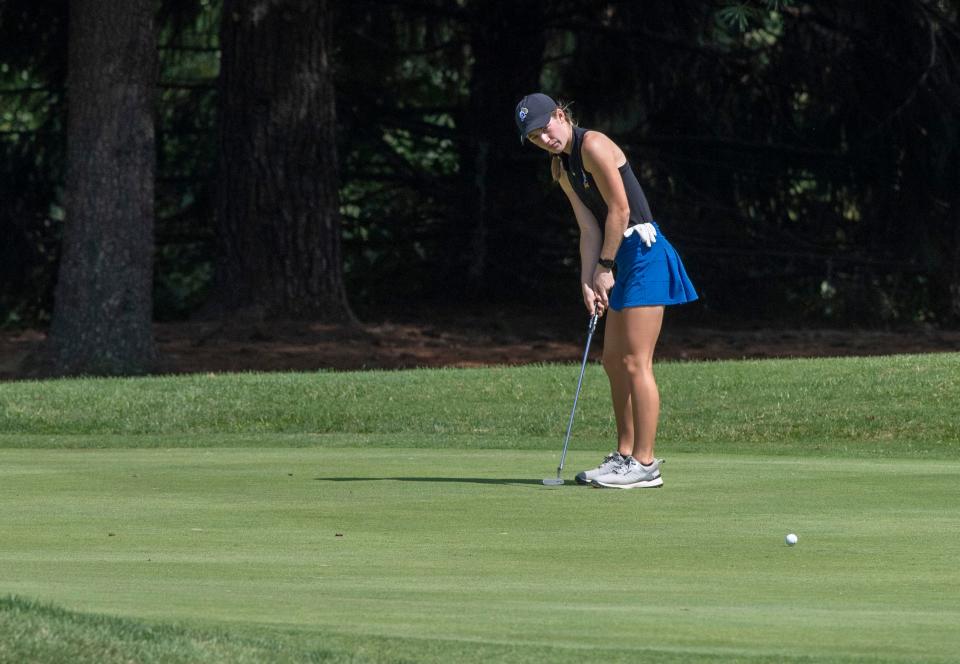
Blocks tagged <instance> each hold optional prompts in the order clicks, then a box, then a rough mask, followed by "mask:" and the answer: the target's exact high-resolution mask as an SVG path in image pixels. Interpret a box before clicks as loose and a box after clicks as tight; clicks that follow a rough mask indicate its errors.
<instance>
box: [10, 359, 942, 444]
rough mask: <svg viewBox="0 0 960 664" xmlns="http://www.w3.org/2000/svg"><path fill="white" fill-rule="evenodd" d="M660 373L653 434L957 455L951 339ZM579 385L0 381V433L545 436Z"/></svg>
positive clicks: (329, 438)
mask: <svg viewBox="0 0 960 664" xmlns="http://www.w3.org/2000/svg"><path fill="white" fill-rule="evenodd" d="M657 376H658V380H659V383H660V389H661V396H662V401H663V412H662V424H661V430H660V434H659V444H660V445H661V446H662V447H663V448H664V449H671V450H684V451H710V452H715V451H722V452H724V453H762V454H771V453H772V454H809V453H816V454H818V455H823V454H826V455H830V454H836V455H840V456H871V457H874V456H884V457H904V456H919V457H928V458H944V459H955V458H960V445H956V444H954V443H955V442H956V441H958V440H960V418H958V417H957V416H956V412H957V404H960V353H952V354H932V355H912V356H911V355H907V356H896V357H871V358H845V359H822V360H767V361H747V362H713V363H686V364H669V363H668V364H662V365H659V366H658V367H657ZM575 386H576V369H575V368H572V367H571V366H569V365H566V366H564V365H547V366H529V367H522V368H493V369H475V370H474V369H461V370H415V371H401V372H360V373H311V374H241V375H196V376H189V377H168V378H140V379H127V380H99V379H93V380H63V381H50V382H18V383H6V384H0V446H6V447H18V446H20V447H22V446H30V447H45V446H84V445H95V446H96V445H105V446H110V445H114V446H116V445H119V446H123V445H124V444H127V443H125V442H124V441H127V440H129V436H136V435H141V434H149V435H150V436H151V437H153V439H154V440H160V439H159V438H157V437H161V436H162V443H160V444H162V445H164V446H171V447H173V446H194V445H200V444H212V445H224V444H228V445H246V444H251V443H252V444H256V440H258V437H259V436H260V435H261V434H265V433H271V434H285V435H287V436H288V437H287V438H284V439H277V440H283V441H284V442H283V443H282V444H290V445H316V444H322V445H341V444H353V443H354V442H355V441H356V438H355V435H363V436H368V438H365V439H364V440H365V441H366V442H368V443H370V444H378V445H381V446H402V447H410V446H414V447H420V446H423V447H430V448H433V447H438V446H439V447H446V446H451V447H458V448H459V447H462V446H468V447H488V448H490V447H496V448H520V447H523V448H528V449H547V448H551V447H554V446H555V445H556V439H557V437H558V436H562V434H563V430H564V428H565V425H566V419H567V416H568V414H569V409H570V404H571V401H572V392H573V389H574V388H575ZM612 430H613V421H612V416H611V413H610V408H609V405H608V397H607V385H606V379H605V377H604V376H603V373H602V370H601V369H600V367H598V366H591V367H589V369H588V374H587V377H586V379H585V391H584V395H583V397H582V399H581V405H580V406H579V409H578V422H577V430H576V431H577V436H578V438H580V439H581V440H588V441H589V440H604V441H610V439H611V431H612ZM196 434H202V437H200V436H196ZM238 434H239V435H238ZM344 434H346V435H347V438H346V439H344V438H343V437H342V436H343V435H344ZM118 437H119V438H118ZM204 441H207V442H204ZM345 441H346V442H345ZM609 444H610V443H609V442H605V443H604V446H609Z"/></svg>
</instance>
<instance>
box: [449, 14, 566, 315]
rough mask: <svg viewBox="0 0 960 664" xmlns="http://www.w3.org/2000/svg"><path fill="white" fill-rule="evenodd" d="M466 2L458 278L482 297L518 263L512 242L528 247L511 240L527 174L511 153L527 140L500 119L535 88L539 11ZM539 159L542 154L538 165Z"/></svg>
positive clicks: (541, 40)
mask: <svg viewBox="0 0 960 664" xmlns="http://www.w3.org/2000/svg"><path fill="white" fill-rule="evenodd" d="M468 7H469V9H470V12H471V16H472V20H471V33H470V47H471V52H472V54H473V57H474V64H473V69H472V71H471V78H470V99H469V105H468V109H467V113H466V114H465V117H464V141H463V152H462V160H461V164H462V168H463V182H464V184H465V186H466V188H467V191H466V196H465V198H466V200H469V201H471V205H470V207H469V209H468V210H467V211H466V216H467V219H469V223H468V224H467V227H468V228H469V229H470V237H469V240H468V246H469V258H468V259H467V269H466V278H467V284H466V285H467V292H468V293H470V294H471V295H473V296H474V297H481V298H484V297H496V296H497V295H498V294H499V293H501V292H502V288H503V284H504V283H509V280H510V279H511V277H510V276H509V275H510V274H511V273H512V272H513V271H515V270H516V268H517V266H518V265H522V264H523V262H524V257H523V256H522V255H518V251H519V249H518V247H523V246H529V242H524V241H523V240H520V239H518V236H519V235H522V234H523V230H524V227H525V225H526V224H525V221H524V219H523V218H522V214H521V213H520V212H518V206H517V204H516V203H517V199H518V196H519V197H520V198H521V200H522V193H523V191H524V189H525V188H528V187H529V186H530V185H531V183H533V182H534V181H535V180H534V179H533V178H532V173H519V172H518V167H517V164H516V156H517V155H518V154H520V153H521V151H522V148H523V147H527V148H528V149H530V146H521V144H520V140H519V136H518V134H517V131H516V126H515V124H514V121H513V120H507V119H506V118H507V115H508V114H510V115H511V116H512V114H513V113H512V112H513V108H514V105H515V104H516V103H517V102H518V101H519V100H520V99H521V98H522V97H523V96H524V95H526V94H529V93H531V92H537V91H538V89H539V85H538V80H539V77H540V71H541V69H542V67H543V50H544V46H545V37H544V32H543V30H542V29H540V26H542V24H543V21H544V16H545V12H544V8H543V7H542V6H541V5H539V4H536V3H522V2H521V3H502V2H497V1H496V0H473V2H471V3H470V4H469V5H468ZM546 92H551V91H549V90H548V91H546ZM491 118H496V121H495V122H494V121H492V120H491ZM547 164H548V162H547V161H546V159H544V161H543V163H542V164H541V167H542V168H543V169H547V168H548V165H547ZM518 182H519V183H523V184H522V185H519V186H518Z"/></svg>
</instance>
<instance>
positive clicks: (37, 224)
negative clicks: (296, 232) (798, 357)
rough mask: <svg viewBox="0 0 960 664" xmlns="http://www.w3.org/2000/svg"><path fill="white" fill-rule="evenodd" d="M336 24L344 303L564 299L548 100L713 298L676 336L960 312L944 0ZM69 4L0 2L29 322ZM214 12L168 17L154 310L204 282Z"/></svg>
mask: <svg viewBox="0 0 960 664" xmlns="http://www.w3.org/2000/svg"><path fill="white" fill-rule="evenodd" d="M331 7H332V11H333V12H334V16H333V19H334V36H335V47H336V50H335V53H334V66H335V71H336V95H337V115H338V127H337V129H338V131H337V136H338V148H339V155H340V158H339V162H340V165H339V180H340V183H341V214H342V216H343V228H344V231H343V233H344V236H343V243H344V244H343V254H344V271H345V280H346V283H347V290H348V293H349V297H350V301H351V304H352V306H353V308H354V310H355V311H356V312H357V313H358V315H359V316H360V317H361V318H376V317H377V316H379V315H382V314H383V312H389V311H394V310H396V309H397V308H398V307H399V306H408V305H409V304H410V303H412V302H416V303H420V304H422V305H424V306H430V307H443V308H446V309H449V308H451V307H462V308H464V309H469V308H470V307H472V306H474V305H482V304H484V303H495V304H507V303H509V304H513V303H518V304H520V305H523V306H535V307H543V308H551V307H555V306H557V303H559V302H564V303H567V302H569V301H574V302H576V301H577V300H578V298H579V291H578V288H577V286H576V280H577V274H578V269H577V261H578V255H577V240H576V238H577V235H576V226H575V224H574V223H573V218H572V215H571V214H570V211H569V209H568V206H567V204H566V202H565V200H564V198H563V196H562V195H560V194H559V192H558V191H557V190H556V188H555V186H554V185H553V184H552V183H551V182H550V179H549V173H548V162H547V160H546V155H545V154H542V153H538V151H537V150H535V149H534V148H531V147H529V146H524V147H521V145H520V144H519V142H518V141H517V137H516V134H515V130H514V125H513V120H512V111H513V106H514V104H515V103H516V100H517V99H519V98H520V97H521V96H522V95H523V94H525V93H527V92H530V91H533V90H536V89H542V90H544V91H546V92H548V93H550V94H552V95H553V96H555V97H557V98H560V99H562V100H564V101H572V102H573V106H572V110H573V111H574V115H575V116H576V117H577V119H578V121H579V122H580V124H581V125H583V126H586V127H590V128H596V129H601V130H603V131H606V132H607V133H609V134H610V135H611V136H612V137H613V138H614V139H615V140H617V141H618V142H619V143H620V144H621V145H622V146H623V147H624V148H625V150H626V151H627V153H628V155H629V157H630V159H631V161H632V163H633V165H634V168H635V170H636V171H637V172H638V174H639V176H640V179H641V182H642V184H643V185H644V188H645V189H646V192H647V195H648V198H649V199H650V201H651V205H652V207H653V211H654V214H655V216H656V218H657V219H658V221H660V223H661V226H662V227H663V228H664V230H665V232H666V233H668V234H669V236H670V237H671V239H672V240H673V242H674V243H675V244H676V245H677V247H678V248H679V249H680V251H681V254H682V255H683V257H684V260H685V262H686V264H687V267H688V269H689V271H690V273H691V275H692V277H693V278H694V281H695V283H696V284H697V286H698V288H699V290H700V291H701V294H702V296H703V297H702V301H701V303H700V304H698V305H695V306H692V307H686V308H682V311H681V313H680V315H681V316H683V317H686V318H687V319H690V320H711V321H722V322H738V321H751V322H756V321H765V322H781V323H791V324H796V323H830V324H874V325H884V324H903V323H915V322H924V323H935V324H940V325H955V324H956V323H957V322H958V320H960V223H958V222H960V218H958V211H960V194H958V192H960V186H958V185H960V181H958V180H960V173H958V163H960V161H958V156H960V155H958V148H960V135H958V128H960V123H958V120H960V117H958V115H960V80H958V58H960V27H958V20H957V18H958V11H960V3H958V2H957V1H956V0H910V1H903V0H876V1H874V2H870V3H862V2H853V1H851V0H846V1H843V0H842V1H840V2H831V3H813V2H799V1H792V2H787V1H783V2H762V1H759V0H758V1H755V2H734V3H731V2H723V1H719V0H718V1H715V2H703V1H702V0H671V1H669V2H667V1H644V2H625V1H615V0H609V1H600V0H544V1H543V2H539V3H504V2H492V1H490V0H384V1H382V2H375V1H373V0H356V1H354V2H337V3H331ZM66 16H67V2H66V1H65V0H51V1H48V2H43V3H35V2H31V1H28V0H3V1H2V2H0V238H2V240H0V324H7V325H11V324H14V325H45V324H46V323H47V322H48V320H49V316H50V312H51V307H52V304H51V300H52V293H53V287H54V284H55V280H56V268H57V260H58V245H59V235H60V228H61V222H62V218H63V212H62V207H63V201H62V195H63V180H64V146H65V136H64V127H65V108H66V106H65V105H66V102H67V97H68V93H67V91H66V90H65V80H66V36H65V35H66V27H67V26H66ZM219 21H220V2H219V0H203V1H199V2H186V1H185V0H162V1H160V2H158V25H159V28H160V39H159V43H160V71H159V72H158V79H157V85H158V86H159V92H160V94H159V105H158V109H157V127H158V132H157V137H158V182H157V205H156V209H157V222H156V278H155V293H154V302H155V314H156V318H157V319H158V320H171V319H183V318H187V317H190V316H192V315H195V314H196V313H197V312H199V311H201V310H202V309H203V305H204V303H205V300H206V298H207V297H208V295H209V292H210V287H211V284H212V282H213V270H214V259H213V251H214V242H213V232H214V231H213V229H214V227H215V226H214V219H213V215H214V210H215V205H214V204H213V200H212V198H213V191H214V189H215V187H214V183H215V181H216V177H217V164H216V156H217V150H216V126H215V123H216V118H217V103H218V99H217V87H216V77H217V73H218V67H219V43H218V29H219Z"/></svg>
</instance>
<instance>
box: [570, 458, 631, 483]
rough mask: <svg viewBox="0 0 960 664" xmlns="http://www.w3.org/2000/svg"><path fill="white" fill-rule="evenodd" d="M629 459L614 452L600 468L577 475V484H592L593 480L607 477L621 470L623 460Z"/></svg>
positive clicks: (605, 459) (604, 460)
mask: <svg viewBox="0 0 960 664" xmlns="http://www.w3.org/2000/svg"><path fill="white" fill-rule="evenodd" d="M626 458H627V457H625V456H623V455H621V454H620V453H619V452H612V453H610V454H608V455H607V456H605V457H604V459H603V461H602V462H601V463H600V465H599V466H597V467H596V468H593V469H592V470H585V471H583V472H582V473H577V476H576V478H574V479H576V480H577V484H590V483H591V482H592V481H593V480H595V479H597V478H598V477H600V476H601V475H606V474H607V473H610V472H612V471H613V470H614V469H616V468H619V467H620V465H621V464H622V463H623V460H624V459H626Z"/></svg>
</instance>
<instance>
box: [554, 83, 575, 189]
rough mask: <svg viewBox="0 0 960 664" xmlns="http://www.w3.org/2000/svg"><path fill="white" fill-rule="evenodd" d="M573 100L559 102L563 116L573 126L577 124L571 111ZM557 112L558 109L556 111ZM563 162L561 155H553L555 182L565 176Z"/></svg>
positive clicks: (558, 105) (558, 106)
mask: <svg viewBox="0 0 960 664" xmlns="http://www.w3.org/2000/svg"><path fill="white" fill-rule="evenodd" d="M571 104H573V102H569V101H568V102H563V101H558V102H557V108H558V109H559V110H561V111H563V117H564V118H566V120H567V122H569V123H570V126H571V127H576V126H577V121H576V119H574V117H573V114H572V113H571V112H570V106H571ZM554 113H556V111H554ZM563 173H564V171H563V162H562V161H561V159H560V155H558V154H555V155H553V159H551V160H550V175H552V176H553V181H554V182H560V178H561V177H563Z"/></svg>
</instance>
